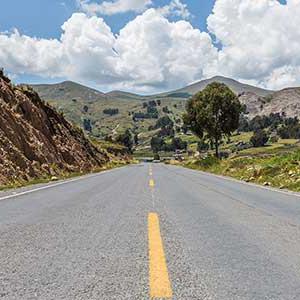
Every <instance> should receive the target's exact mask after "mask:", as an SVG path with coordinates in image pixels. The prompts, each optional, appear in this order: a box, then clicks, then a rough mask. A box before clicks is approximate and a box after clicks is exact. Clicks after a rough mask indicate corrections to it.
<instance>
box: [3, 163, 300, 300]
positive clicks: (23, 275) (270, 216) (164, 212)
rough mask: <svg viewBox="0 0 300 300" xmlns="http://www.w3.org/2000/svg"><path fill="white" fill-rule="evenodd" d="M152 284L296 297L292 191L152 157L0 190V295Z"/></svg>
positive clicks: (107, 290)
mask: <svg viewBox="0 0 300 300" xmlns="http://www.w3.org/2000/svg"><path fill="white" fill-rule="evenodd" d="M35 189H38V190H35ZM18 193H21V194H18ZM155 285H156V286H155ZM159 289H160V291H159ZM159 292H161V293H165V296H163V295H162V296H161V298H163V299H164V297H165V298H167V297H169V298H170V297H171V295H172V299H218V300H227V299H229V300H231V299H249V300H250V299H251V300H256V299H257V300H260V299H261V300H266V299H278V300H279V299H280V300H291V299H300V197H299V196H298V195H293V194H288V193H283V192H277V191H273V190H269V189H265V188H260V187H257V186H253V185H248V184H244V183H240V182H237V181H233V180H228V179H223V178H220V177H216V176H213V175H209V174H205V173H201V172H197V171H192V170H188V169H183V168H180V167H174V166H167V165H162V164H152V165H151V164H140V165H133V166H128V167H124V168H120V169H115V170H112V171H109V172H105V173H100V174H96V175H91V176H86V177H83V178H79V179H75V180H72V181H68V182H62V183H60V182H59V183H53V184H50V185H46V186H44V185H42V186H38V187H32V188H29V189H28V188H26V189H22V190H16V191H13V192H11V191H10V192H8V193H3V192H2V193H1V194H0V299H1V300H2V299H9V300H14V299H15V300H22V299H30V300H32V299H39V300H40V299H41V300H48V299H51V300H59V299H67V300H77V299H95V300H96V299H97V300H98V299H104V300H106V299H108V300H112V299H131V300H132V299H139V300H141V299H149V298H151V297H155V296H156V295H157V294H155V293H159Z"/></svg>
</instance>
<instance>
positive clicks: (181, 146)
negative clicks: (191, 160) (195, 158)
mask: <svg viewBox="0 0 300 300" xmlns="http://www.w3.org/2000/svg"><path fill="white" fill-rule="evenodd" d="M171 144H172V146H173V148H174V150H186V149H187V146H188V144H187V142H186V141H183V140H182V139H181V138H179V137H175V138H173V139H172V143H171Z"/></svg>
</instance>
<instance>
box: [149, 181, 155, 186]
mask: <svg viewBox="0 0 300 300" xmlns="http://www.w3.org/2000/svg"><path fill="white" fill-rule="evenodd" d="M149 186H150V187H152V188H153V187H154V186H155V183H154V180H153V179H150V180H149Z"/></svg>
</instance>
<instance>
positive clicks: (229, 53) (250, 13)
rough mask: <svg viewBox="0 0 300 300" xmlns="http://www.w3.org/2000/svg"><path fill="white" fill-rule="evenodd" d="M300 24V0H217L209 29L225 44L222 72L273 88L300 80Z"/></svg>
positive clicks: (220, 67)
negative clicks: (281, 2) (284, 0)
mask: <svg viewBox="0 0 300 300" xmlns="http://www.w3.org/2000/svg"><path fill="white" fill-rule="evenodd" d="M299 28H300V1H299V0H287V3H286V5H283V4H280V3H279V2H278V1H277V0H217V1H216V3H215V6H214V9H213V13H212V14H211V15H210V16H209V18H208V29H209V31H210V32H211V33H212V34H214V35H215V36H216V38H217V40H218V41H219V42H220V44H221V46H222V49H221V51H219V59H218V70H219V72H220V73H222V74H225V75H228V76H232V77H235V78H241V79H246V80H251V79H255V80H256V81H257V82H258V83H261V84H262V85H265V86H267V87H269V88H281V87H283V86H285V85H286V84H289V83H288V81H289V82H290V84H292V83H295V82H298V84H300V81H299V75H300V74H299V73H298V72H299V67H300V51H299V49H300V30H299ZM280 74H281V75H280ZM287 78H289V80H287Z"/></svg>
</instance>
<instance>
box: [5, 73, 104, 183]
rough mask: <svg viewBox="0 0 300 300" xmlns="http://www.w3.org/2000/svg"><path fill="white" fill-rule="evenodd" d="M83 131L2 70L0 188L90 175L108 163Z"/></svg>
mask: <svg viewBox="0 0 300 300" xmlns="http://www.w3.org/2000/svg"><path fill="white" fill-rule="evenodd" d="M108 160H109V158H108V156H107V154H106V152H104V151H101V150H99V149H98V148H96V147H95V146H94V145H92V144H91V143H90V142H89V141H88V140H87V139H86V138H85V136H84V134H83V133H82V131H81V130H80V129H78V128H76V127H74V126H73V125H71V123H69V122H68V121H66V119H65V118H64V117H63V116H62V115H61V114H59V113H58V112H56V110H54V109H53V108H52V107H51V106H49V105H48V104H46V103H45V102H43V101H42V100H41V99H40V98H39V96H38V94H37V93H36V92H34V91H33V90H32V89H31V88H29V87H24V86H22V87H15V86H13V85H12V84H11V82H10V80H9V79H8V78H7V77H5V76H4V75H3V73H2V72H1V71H0V185H4V184H8V183H12V182H19V181H27V180H30V179H34V178H39V177H42V176H54V175H57V174H61V173H69V172H87V171H91V170H93V169H96V168H99V167H101V166H102V165H103V164H105V163H106V162H108Z"/></svg>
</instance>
